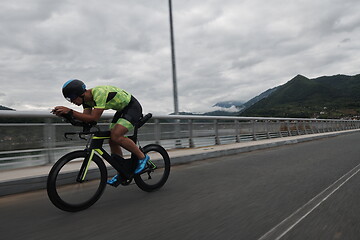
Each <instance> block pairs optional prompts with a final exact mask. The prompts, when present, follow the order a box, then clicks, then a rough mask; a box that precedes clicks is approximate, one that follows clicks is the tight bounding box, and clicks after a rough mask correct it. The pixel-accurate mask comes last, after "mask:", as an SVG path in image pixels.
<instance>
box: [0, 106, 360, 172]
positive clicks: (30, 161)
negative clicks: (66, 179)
mask: <svg viewBox="0 0 360 240" xmlns="http://www.w3.org/2000/svg"><path fill="white" fill-rule="evenodd" d="M112 117H113V114H111V113H107V114H104V115H103V117H102V118H101V120H102V121H105V122H106V121H107V122H109V121H110V120H111V119H112ZM33 118H36V119H38V122H37V123H10V122H11V121H10V120H9V119H11V120H14V119H23V120H24V121H25V120H30V119H33ZM6 119H8V122H6V121H5V120H6ZM39 119H40V121H39ZM55 119H57V117H56V116H54V115H52V114H50V113H47V112H25V111H23V112H19V111H6V110H3V111H0V121H1V122H2V123H0V169H9V168H19V167H25V166H34V165H44V164H49V163H53V162H54V161H56V160H57V159H58V158H59V157H60V156H62V155H63V154H65V153H67V152H69V151H71V150H74V149H82V148H84V144H85V142H84V141H82V140H74V141H65V140H64V138H63V133H64V132H66V131H76V130H80V129H79V128H75V127H73V126H71V125H70V124H67V123H61V122H56V120H55ZM99 126H100V127H101V128H102V129H107V126H108V123H100V124H99ZM358 128H360V121H359V120H339V119H306V118H265V117H221V116H195V115H186V116H184V115H176V116H175V115H169V116H164V115H162V116H161V115H155V116H153V118H152V120H150V122H149V123H147V124H146V125H144V126H143V127H142V128H141V129H140V131H139V140H140V142H141V143H142V145H145V144H147V143H148V142H156V143H159V144H161V145H163V146H164V147H165V148H167V149H171V148H194V147H202V146H210V145H218V144H227V143H236V142H242V141H257V140H261V139H271V138H282V137H288V136H295V135H305V134H314V133H324V132H334V131H340V130H350V129H358Z"/></svg>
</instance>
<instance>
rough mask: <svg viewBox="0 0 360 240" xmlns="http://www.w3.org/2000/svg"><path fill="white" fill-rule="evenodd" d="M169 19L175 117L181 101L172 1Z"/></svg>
mask: <svg viewBox="0 0 360 240" xmlns="http://www.w3.org/2000/svg"><path fill="white" fill-rule="evenodd" d="M169 17H170V42H171V65H172V78H173V96H174V113H175V115H178V114H179V101H178V92H177V82H176V63H175V44H174V27H173V17H172V4H171V0H169Z"/></svg>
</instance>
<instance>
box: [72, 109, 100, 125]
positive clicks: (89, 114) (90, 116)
mask: <svg viewBox="0 0 360 240" xmlns="http://www.w3.org/2000/svg"><path fill="white" fill-rule="evenodd" d="M103 112H104V109H102V108H94V109H91V108H90V109H89V108H87V109H84V111H83V113H80V112H77V111H74V110H73V117H74V118H76V119H78V120H80V121H83V122H93V121H95V122H97V121H99V119H100V117H101V115H102V113H103Z"/></svg>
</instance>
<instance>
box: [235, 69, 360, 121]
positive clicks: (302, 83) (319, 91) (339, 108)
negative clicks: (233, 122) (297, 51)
mask: <svg viewBox="0 0 360 240" xmlns="http://www.w3.org/2000/svg"><path fill="white" fill-rule="evenodd" d="M241 115H242V116H263V117H304V118H313V117H316V118H343V117H353V116H358V115H360V75H356V76H345V75H336V76H330V77H320V78H315V79H308V78H306V77H304V76H301V75H297V76H296V77H294V78H293V79H291V80H290V81H289V82H287V83H286V84H284V85H282V86H279V87H278V88H277V90H276V91H274V92H273V93H272V94H271V95H270V96H268V97H267V98H264V99H262V100H260V101H259V102H257V103H255V104H254V105H252V106H251V107H249V108H248V109H246V110H245V111H244V112H242V113H241Z"/></svg>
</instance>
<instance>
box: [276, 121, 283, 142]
mask: <svg viewBox="0 0 360 240" xmlns="http://www.w3.org/2000/svg"><path fill="white" fill-rule="evenodd" d="M276 122H277V123H278V125H279V134H280V136H279V137H280V138H282V137H283V135H282V131H281V122H280V120H277V121H276Z"/></svg>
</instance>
